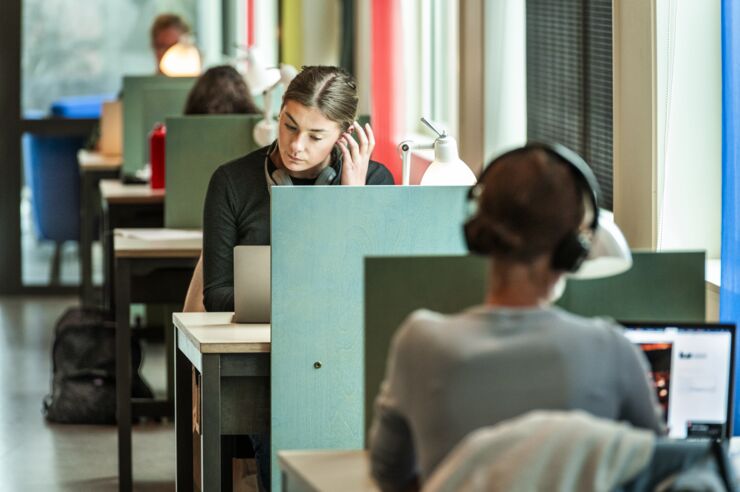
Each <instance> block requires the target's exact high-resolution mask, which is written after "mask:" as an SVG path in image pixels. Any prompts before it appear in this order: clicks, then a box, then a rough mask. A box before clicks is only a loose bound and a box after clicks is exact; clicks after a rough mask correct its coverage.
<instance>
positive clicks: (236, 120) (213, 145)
mask: <svg viewBox="0 0 740 492" xmlns="http://www.w3.org/2000/svg"><path fill="white" fill-rule="evenodd" d="M261 118H262V117H261V116H260V115H204V116H177V117H171V118H167V139H166V140H165V142H166V143H165V145H166V149H165V159H166V164H165V174H166V178H165V189H166V190H167V199H166V200H165V204H164V224H165V227H171V228H182V229H201V228H202V227H203V202H204V200H205V197H206V191H207V190H208V183H209V181H210V179H211V175H212V174H213V172H214V171H215V170H216V169H217V168H218V167H219V166H220V165H221V164H224V163H226V162H229V161H231V160H234V159H236V158H238V157H241V156H243V155H246V154H248V153H250V152H252V151H254V150H257V149H258V148H259V146H258V145H257V144H256V143H255V141H254V138H253V137H252V130H253V129H254V125H255V124H256V123H257V122H258V121H259V120H260V119H261Z"/></svg>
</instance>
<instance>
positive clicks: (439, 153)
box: [399, 117, 476, 186]
mask: <svg viewBox="0 0 740 492" xmlns="http://www.w3.org/2000/svg"><path fill="white" fill-rule="evenodd" d="M421 121H422V123H424V124H425V125H426V126H428V127H429V128H430V129H431V130H432V131H433V132H434V133H436V134H437V139H436V140H435V141H434V143H431V144H417V143H414V142H413V141H412V140H405V141H403V142H401V143H400V145H399V148H400V150H401V159H402V161H403V168H402V169H403V173H402V178H403V184H404V185H408V184H409V179H410V173H411V151H412V150H422V149H434V160H433V161H432V163H431V164H430V165H429V167H428V168H427V170H426V172H425V173H424V176H422V178H421V184H422V185H431V186H435V185H442V186H454V185H463V186H472V185H474V184H475V182H476V178H475V174H473V171H471V170H470V168H469V167H468V166H467V164H465V163H464V162H463V161H462V160H460V157H459V155H458V153H457V141H456V140H455V139H454V138H452V137H451V136H449V135H447V132H446V131H444V130H442V131H439V130H437V128H436V127H435V126H434V125H432V124H431V123H430V122H429V121H428V120H427V119H426V118H424V117H422V118H421Z"/></svg>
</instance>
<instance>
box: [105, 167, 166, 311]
mask: <svg viewBox="0 0 740 492" xmlns="http://www.w3.org/2000/svg"><path fill="white" fill-rule="evenodd" d="M99 188H100V196H101V203H102V209H103V226H102V230H103V233H102V235H101V240H102V242H103V284H104V286H103V287H104V289H103V293H104V295H103V305H104V307H105V309H106V310H107V311H108V312H114V311H115V298H114V295H113V286H114V284H115V273H114V271H113V263H114V260H113V230H114V229H119V228H134V227H135V228H144V227H145V228H161V227H164V196H165V194H164V190H152V189H151V188H150V187H149V185H147V184H143V185H141V184H136V185H132V184H123V183H122V182H121V181H120V180H109V179H104V180H102V181H100V184H99Z"/></svg>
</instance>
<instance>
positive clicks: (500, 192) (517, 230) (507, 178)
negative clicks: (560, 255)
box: [468, 148, 585, 263]
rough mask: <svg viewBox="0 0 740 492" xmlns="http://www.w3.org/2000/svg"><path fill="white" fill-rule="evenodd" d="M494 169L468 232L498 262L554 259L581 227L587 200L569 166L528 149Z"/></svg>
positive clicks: (503, 160)
mask: <svg viewBox="0 0 740 492" xmlns="http://www.w3.org/2000/svg"><path fill="white" fill-rule="evenodd" d="M489 165H491V164H489ZM493 166H494V167H493V168H492V169H491V170H490V171H489V172H487V173H486V174H485V176H484V178H483V179H484V181H483V183H482V185H483V186H482V190H483V191H482V193H481V196H480V197H478V210H477V213H476V216H475V217H474V218H473V219H472V220H471V222H470V224H469V226H468V227H469V233H470V234H471V235H474V236H475V237H477V238H478V240H479V241H480V242H481V244H482V246H483V247H484V248H485V249H486V250H487V251H490V252H491V255H492V256H493V257H494V259H495V260H496V259H498V260H509V261H516V262H525V263H526V262H530V261H532V260H534V259H535V258H538V257H540V256H543V255H546V254H551V253H553V252H554V250H555V248H556V247H557V245H558V244H559V243H560V242H561V241H562V240H563V239H564V238H565V236H566V235H567V234H569V233H571V232H573V231H576V230H578V228H579V227H580V226H581V223H582V222H583V218H584V212H585V205H584V198H585V196H584V194H583V190H582V189H581V187H580V186H579V185H578V182H577V181H576V177H575V176H574V174H573V170H572V169H570V167H569V165H568V164H566V163H565V162H563V161H561V160H560V159H559V158H557V157H556V156H554V155H552V154H551V153H549V152H546V151H545V150H543V149H538V148H524V149H521V151H517V152H513V153H510V154H507V155H505V156H504V157H502V158H500V159H498V160H496V162H495V164H493Z"/></svg>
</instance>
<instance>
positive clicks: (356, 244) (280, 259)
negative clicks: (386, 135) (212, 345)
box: [271, 186, 467, 490]
mask: <svg viewBox="0 0 740 492" xmlns="http://www.w3.org/2000/svg"><path fill="white" fill-rule="evenodd" d="M466 192H467V190H466V188H463V187H400V186H368V187H349V186H347V187H345V186H341V187H340V186H336V187H335V186H330V187H316V186H311V187H298V186H296V187H282V186H280V187H273V188H272V356H271V357H272V368H271V376H272V406H271V429H272V456H273V460H272V463H273V468H272V477H273V479H272V487H273V490H280V483H279V480H280V473H279V467H278V466H277V459H276V453H277V452H278V451H281V450H286V449H349V448H359V447H361V446H362V444H363V434H364V432H363V428H364V425H363V424H364V417H363V413H364V406H363V405H364V390H363V387H364V385H363V382H364V379H363V370H364V363H363V353H364V348H363V339H364V331H363V319H364V308H363V302H364V286H365V283H364V280H363V270H364V257H365V256H371V255H439V254H446V255H454V254H463V253H464V252H465V248H464V243H463V238H462V219H463V217H464V214H465V193H466Z"/></svg>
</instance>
